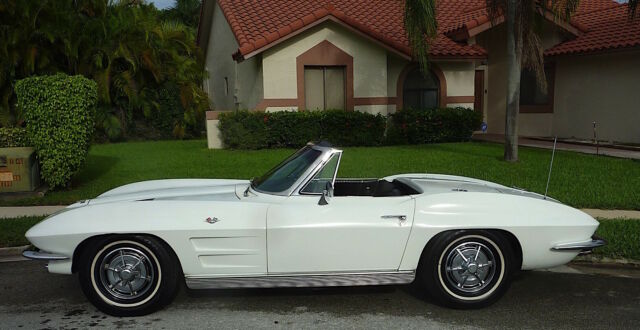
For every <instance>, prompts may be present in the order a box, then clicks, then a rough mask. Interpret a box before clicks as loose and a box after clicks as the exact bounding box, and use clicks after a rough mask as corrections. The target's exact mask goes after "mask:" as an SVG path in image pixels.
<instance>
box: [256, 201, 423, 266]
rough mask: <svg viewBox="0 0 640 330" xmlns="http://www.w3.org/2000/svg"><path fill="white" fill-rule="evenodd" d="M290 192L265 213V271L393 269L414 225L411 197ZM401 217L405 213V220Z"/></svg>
mask: <svg viewBox="0 0 640 330" xmlns="http://www.w3.org/2000/svg"><path fill="white" fill-rule="evenodd" d="M318 200H319V196H317V195H301V196H290V197H288V198H287V199H286V200H285V201H283V202H282V203H280V204H275V205H271V207H270V208H269V210H268V212H267V270H268V272H269V273H270V274H274V273H315V272H369V271H395V270H397V269H398V267H399V265H400V261H401V259H402V255H403V253H404V248H405V246H406V243H407V239H408V238H409V233H410V231H411V225H412V224H413V211H414V205H415V200H414V199H413V198H412V197H411V196H400V197H369V196H345V197H331V198H329V203H328V204H327V205H318ZM401 217H405V218H404V220H402V219H401Z"/></svg>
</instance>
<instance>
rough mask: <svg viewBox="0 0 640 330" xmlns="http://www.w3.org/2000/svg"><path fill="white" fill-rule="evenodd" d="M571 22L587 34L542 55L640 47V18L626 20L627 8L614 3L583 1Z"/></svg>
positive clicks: (602, 0)
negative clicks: (584, 29)
mask: <svg viewBox="0 0 640 330" xmlns="http://www.w3.org/2000/svg"><path fill="white" fill-rule="evenodd" d="M583 2H584V3H586V4H588V5H589V6H586V5H585V6H584V7H585V8H582V9H583V10H582V11H578V13H577V14H576V15H575V17H574V20H575V21H576V22H578V23H579V24H581V25H584V26H586V27H587V29H588V30H587V32H585V33H584V34H582V35H580V36H578V37H577V38H575V39H573V40H569V41H566V42H563V43H561V44H559V45H556V46H554V47H552V48H551V49H548V50H547V51H545V55H548V56H554V55H563V54H584V53H591V52H601V51H607V50H613V49H622V48H640V17H636V18H635V19H629V16H628V12H627V5H626V4H624V5H620V4H617V3H615V2H614V1H609V0H598V1H582V2H581V4H582V3H583Z"/></svg>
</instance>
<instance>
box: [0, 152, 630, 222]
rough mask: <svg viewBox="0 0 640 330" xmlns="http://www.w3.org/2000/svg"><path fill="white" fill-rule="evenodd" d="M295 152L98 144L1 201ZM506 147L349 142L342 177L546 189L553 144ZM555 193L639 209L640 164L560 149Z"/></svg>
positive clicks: (240, 169)
mask: <svg viewBox="0 0 640 330" xmlns="http://www.w3.org/2000/svg"><path fill="white" fill-rule="evenodd" d="M292 152H293V150H291V149H276V150H256V151H241V150H209V149H207V146H206V141H204V140H191V141H157V142H128V143H114V144H101V145H94V146H92V147H91V151H90V153H89V158H88V159H87V164H86V165H85V167H84V168H83V169H82V170H81V171H80V172H79V173H78V174H77V175H76V176H75V178H74V180H73V183H72V187H73V188H72V189H71V190H64V191H53V192H49V193H48V194H47V195H46V196H45V197H43V198H37V199H36V198H32V199H26V200H18V201H10V202H2V203H3V204H5V205H8V204H14V205H34V204H42V205H47V204H49V205H54V204H69V203H72V202H75V201H77V200H80V199H86V198H93V197H95V196H97V195H99V194H101V193H102V192H105V191H107V190H109V189H111V188H114V187H117V186H120V185H123V184H126V183H131V182H136V181H141V180H149V179H165V178H243V179H248V178H250V177H252V176H259V175H261V174H262V173H264V172H265V171H267V170H268V169H269V168H271V167H273V166H274V165H276V164H277V163H279V162H280V161H281V160H282V159H284V158H285V157H286V156H288V155H289V154H291V153H292ZM502 153H503V147H502V145H500V144H493V143H480V142H469V143H445V144H431V145H417V146H393V147H369V148H364V147H363V148H345V152H344V156H343V158H342V161H341V166H340V171H339V173H338V175H339V176H340V177H382V176H386V175H392V174H400V173H425V172H429V173H442V174H455V175H464V176H470V177H474V178H479V179H485V180H489V181H495V182H498V183H501V184H504V185H507V186H517V187H520V188H524V189H527V190H531V191H535V192H539V193H544V189H545V184H546V181H547V172H548V169H549V160H550V158H551V151H550V150H543V149H534V148H525V147H521V148H520V162H518V163H507V162H504V161H502ZM549 195H550V196H552V197H554V198H557V199H559V200H560V201H562V202H564V203H566V204H569V205H572V206H574V207H580V208H586V207H589V208H604V209H614V208H617V209H636V210H640V162H638V161H633V160H628V159H618V158H612V157H606V156H600V157H598V156H593V155H586V154H580V153H574V152H564V151H558V152H556V158H555V161H554V165H553V174H552V177H551V185H550V187H549Z"/></svg>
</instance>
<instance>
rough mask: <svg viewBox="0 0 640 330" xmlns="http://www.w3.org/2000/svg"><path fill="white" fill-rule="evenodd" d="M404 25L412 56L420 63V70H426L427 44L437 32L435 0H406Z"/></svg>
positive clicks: (427, 60) (427, 58) (427, 59)
mask: <svg viewBox="0 0 640 330" xmlns="http://www.w3.org/2000/svg"><path fill="white" fill-rule="evenodd" d="M404 26H405V29H406V31H407V38H408V39H409V45H410V46H411V50H412V52H413V57H414V58H415V59H416V60H417V61H418V63H419V64H420V69H421V70H422V72H427V70H428V62H429V45H430V43H431V41H432V40H433V39H435V37H436V35H437V32H438V23H437V21H436V1H435V0H406V1H405V9H404Z"/></svg>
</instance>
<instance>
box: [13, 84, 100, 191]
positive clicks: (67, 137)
mask: <svg viewBox="0 0 640 330" xmlns="http://www.w3.org/2000/svg"><path fill="white" fill-rule="evenodd" d="M15 92H16V96H17V97H18V107H19V109H20V110H21V111H22V113H23V116H24V119H25V122H26V130H27V136H28V138H29V141H31V144H32V146H33V147H34V148H35V151H36V155H37V158H38V161H39V162H40V173H41V175H42V179H44V181H45V182H46V183H47V184H48V185H49V187H51V188H55V187H61V186H66V185H68V184H69V183H70V182H71V177H72V176H73V174H74V173H76V172H77V171H78V170H79V169H80V167H81V166H82V164H83V163H84V161H85V159H86V157H87V153H88V152H89V145H90V141H91V137H92V135H93V131H94V126H95V125H94V121H95V119H94V117H95V107H96V103H97V99H98V96H97V85H96V83H95V82H94V81H92V80H89V79H87V78H84V77H82V76H67V75H65V74H62V73H59V74H56V75H52V76H39V77H30V78H26V79H22V80H20V81H18V82H16V85H15Z"/></svg>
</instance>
